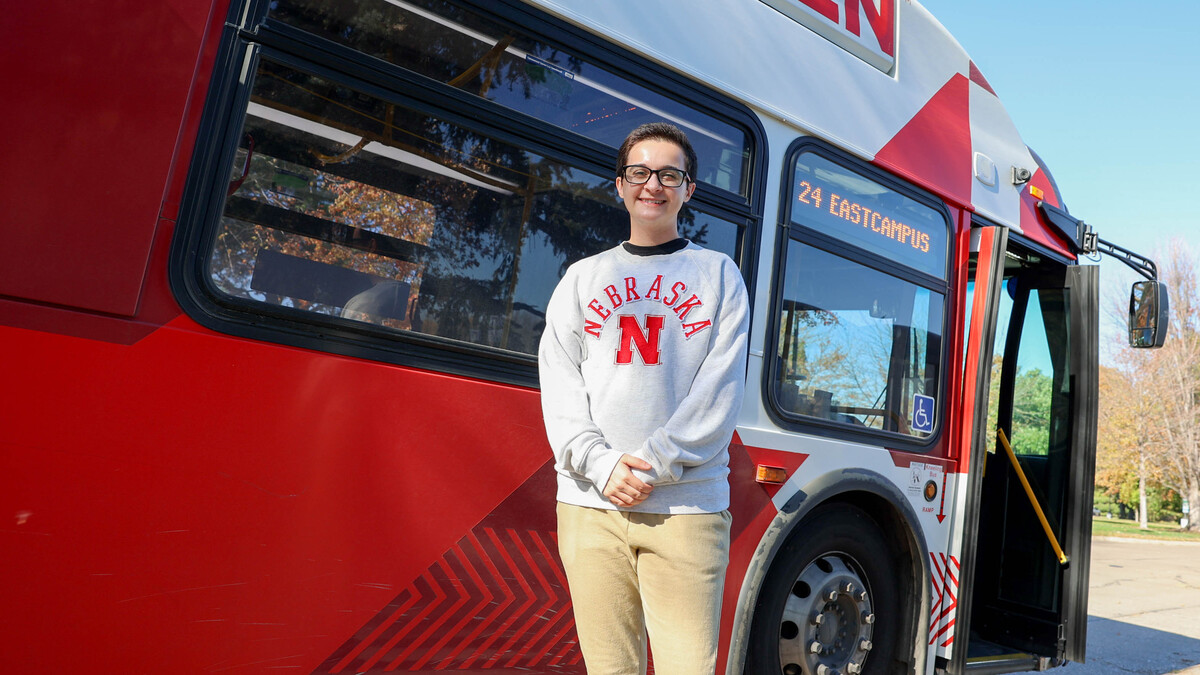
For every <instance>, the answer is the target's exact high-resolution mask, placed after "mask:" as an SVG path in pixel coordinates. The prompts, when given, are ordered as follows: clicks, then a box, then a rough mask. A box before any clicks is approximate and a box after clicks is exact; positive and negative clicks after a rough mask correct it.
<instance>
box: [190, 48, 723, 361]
mask: <svg viewBox="0 0 1200 675" xmlns="http://www.w3.org/2000/svg"><path fill="white" fill-rule="evenodd" d="M227 192H228V196H227V198H226V200H225V206H224V210H223V214H222V216H223V217H222V219H221V222H220V225H219V227H218V228H217V230H216V233H215V235H214V237H213V239H212V248H211V253H210V254H209V256H208V265H207V277H208V279H209V283H210V286H211V289H212V290H213V291H214V292H215V293H216V295H217V296H218V297H221V298H223V300H224V301H225V302H232V303H234V304H238V305H240V306H250V307H251V309H252V311H260V312H261V311H263V309H267V308H270V309H271V310H272V311H273V312H275V313H280V312H285V313H288V315H289V316H291V317H293V318H296V317H297V315H304V318H303V319H302V320H307V321H320V322H347V321H349V322H354V323H353V324H352V325H355V326H358V327H359V328H360V329H366V330H388V331H402V332H404V333H405V334H407V335H421V336H434V337H437V338H442V339H446V340H451V341H456V342H462V343H470V344H472V345H477V346H483V347H486V348H494V349H500V350H506V351H509V352H517V353H519V354H524V355H532V354H534V353H536V350H537V341H538V339H539V337H540V335H541V331H542V328H543V323H544V321H543V317H544V310H545V303H546V301H547V300H548V299H549V296H550V293H551V291H552V290H553V288H554V285H555V284H556V283H557V281H558V279H559V277H560V276H561V274H562V272H563V270H565V267H566V265H567V264H569V263H570V262H572V261H574V260H577V259H579V258H582V257H585V256H587V255H590V254H592V253H595V252H598V251H600V250H602V249H604V248H607V247H609V246H612V245H614V244H615V243H616V242H619V241H620V240H621V239H623V238H624V237H625V235H626V233H627V230H626V227H627V226H626V223H627V222H628V218H627V217H626V216H624V213H623V209H622V208H621V206H620V205H619V202H618V201H617V200H616V199H615V196H614V188H613V179H612V178H611V177H610V176H608V175H601V174H598V173H595V172H594V171H589V170H584V169H581V168H579V167H577V166H571V165H569V164H566V163H563V162H560V161H555V160H552V159H549V158H546V157H544V156H541V155H539V154H537V153H535V152H533V151H531V150H528V149H525V148H522V147H520V146H518V145H515V144H513V143H511V142H505V141H501V140H499V139H497V138H495V137H493V136H490V135H487V134H484V133H480V132H477V131H474V130H472V129H468V128H466V127H464V126H461V125H458V124H454V123H452V122H449V121H446V120H443V119H439V118H438V117H435V116H433V115H430V114H427V113H424V112H421V111H419V110H417V109H414V108H410V107H405V106H402V105H399V104H396V103H391V102H388V101H385V100H383V99H380V98H378V97H374V96H370V95H367V94H365V93H363V92H360V91H356V90H354V89H352V88H350V87H347V86H345V85H343V84H341V83H338V82H334V81H331V80H328V79H325V78H322V77H318V76H315V75H311V74H308V73H305V72H302V71H300V70H297V69H295V68H292V67H289V66H285V65H282V64H279V63H276V62H273V61H270V60H268V59H263V60H262V61H261V62H260V66H259V68H258V71H257V74H256V78H255V82H254V85H253V91H252V95H251V100H250V103H249V107H248V109H247V112H246V117H245V121H244V123H243V128H242V133H241V141H240V146H239V152H238V155H237V157H236V159H235V161H234V166H233V170H232V172H231V176H230V182H229V185H228V189H227ZM680 224H681V230H682V231H683V234H684V236H688V237H690V238H692V239H693V241H696V242H697V243H700V244H702V245H706V246H710V247H714V248H718V249H719V250H724V251H725V252H726V253H728V254H729V255H731V256H733V255H735V254H736V251H735V249H736V246H737V240H738V233H739V228H738V227H737V226H736V225H734V224H733V223H731V222H728V221H725V220H722V219H719V218H717V217H715V216H711V215H708V214H703V213H700V212H697V211H695V210H692V209H687V210H685V211H684V213H683V214H681V223H680ZM254 306H257V307H258V308H259V309H258V310H254V309H253V307H254Z"/></svg>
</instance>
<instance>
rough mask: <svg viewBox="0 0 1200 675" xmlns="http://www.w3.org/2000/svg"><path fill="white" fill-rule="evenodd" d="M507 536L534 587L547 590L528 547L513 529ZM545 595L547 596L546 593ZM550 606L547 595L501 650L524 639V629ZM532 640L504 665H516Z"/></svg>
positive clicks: (537, 619) (526, 652) (548, 586)
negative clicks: (534, 583)
mask: <svg viewBox="0 0 1200 675" xmlns="http://www.w3.org/2000/svg"><path fill="white" fill-rule="evenodd" d="M508 536H509V537H510V538H511V539H512V541H513V543H514V544H515V545H516V547H517V552H518V553H520V554H521V557H522V558H523V559H524V560H525V563H526V564H527V565H528V566H529V569H530V570H531V571H532V572H533V576H534V577H535V578H536V579H537V581H538V585H537V586H535V587H534V588H535V589H537V590H548V589H549V588H550V584H549V583H548V582H547V581H546V577H544V576H542V572H541V570H540V569H538V565H537V563H535V562H534V561H533V556H531V555H530V554H529V548H528V547H526V546H525V544H524V543H522V542H521V540H520V537H519V536H518V534H517V532H516V531H515V530H509V531H508ZM538 595H539V594H537V593H536V591H535V597H537V596H538ZM547 596H549V594H548V593H547ZM531 604H532V603H531ZM552 606H553V604H552V599H551V598H549V597H547V599H545V600H543V601H542V604H541V605H540V606H539V607H538V608H537V609H536V610H533V611H532V612H530V613H529V615H528V616H527V617H526V618H525V622H524V623H522V624H521V627H520V628H518V629H517V631H516V632H515V633H513V636H512V637H511V638H509V641H508V642H507V643H505V645H504V648H503V649H502V650H501V651H503V652H507V651H508V650H509V649H510V648H512V647H513V645H514V644H516V642H517V641H518V640H521V639H524V636H525V633H526V631H528V630H530V629H531V628H532V627H533V625H534V624H536V623H537V622H538V621H540V620H541V619H542V617H543V616H545V614H546V612H547V610H548V609H549V608H550V607H552ZM532 642H533V641H532V640H531V641H530V642H528V643H525V644H524V646H522V647H521V648H520V649H519V650H518V651H517V653H516V654H515V655H514V656H513V657H512V658H511V659H509V661H508V662H507V663H505V664H504V667H505V668H512V667H513V666H514V665H516V663H517V661H520V660H521V658H523V657H524V656H525V655H526V654H528V653H529V648H530V646H531V644H532Z"/></svg>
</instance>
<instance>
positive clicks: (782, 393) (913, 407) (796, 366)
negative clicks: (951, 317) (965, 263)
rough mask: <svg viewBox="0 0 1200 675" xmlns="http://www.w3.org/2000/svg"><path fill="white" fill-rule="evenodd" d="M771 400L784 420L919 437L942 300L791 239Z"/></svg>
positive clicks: (930, 391)
mask: <svg viewBox="0 0 1200 675" xmlns="http://www.w3.org/2000/svg"><path fill="white" fill-rule="evenodd" d="M785 277H786V280H785V282H784V289H783V294H784V295H783V312H782V317H781V321H780V325H779V336H778V342H777V345H778V349H777V353H776V356H777V358H778V360H779V366H778V368H777V379H776V380H775V383H774V385H775V390H776V391H775V399H776V401H777V403H778V404H779V406H780V407H781V408H782V409H783V410H784V411H785V412H786V413H791V414H794V415H801V416H805V417H812V418H817V419H822V420H829V421H833V422H839V423H843V424H847V425H851V426H855V427H859V428H869V429H878V430H883V431H891V432H896V433H900V434H905V435H910V436H916V437H919V438H924V437H927V436H929V435H930V434H931V433H932V431H933V426H934V422H935V420H934V419H932V413H933V411H934V410H935V406H929V407H928V408H925V409H921V405H922V404H921V403H920V400H921V398H922V397H924V398H925V399H926V400H929V399H932V401H930V403H932V402H933V401H936V397H937V395H938V383H939V381H940V378H939V370H940V368H939V366H940V362H941V352H942V335H941V323H942V314H943V307H942V305H943V296H942V295H941V294H939V293H934V292H931V291H929V290H928V289H926V288H922V287H920V286H917V285H916V284H912V283H908V282H905V281H902V280H900V279H896V278H894V277H891V276H889V275H887V274H884V273H882V272H879V271H876V270H873V269H871V268H870V267H867V266H865V265H861V264H859V263H856V262H854V261H851V260H848V259H846V258H842V257H840V256H836V255H833V254H831V253H827V252H825V251H822V250H821V249H818V248H815V247H812V246H807V245H804V244H802V243H800V242H796V241H792V242H791V244H790V245H789V247H788V257H787V262H786V271H785Z"/></svg>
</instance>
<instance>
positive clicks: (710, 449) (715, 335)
mask: <svg viewBox="0 0 1200 675" xmlns="http://www.w3.org/2000/svg"><path fill="white" fill-rule="evenodd" d="M749 322H750V319H749V303H748V299H747V294H746V287H745V285H744V283H743V282H742V277H741V274H740V273H739V272H738V269H737V266H736V265H735V264H734V262H733V261H732V260H730V259H729V257H728V256H726V255H725V254H723V253H719V252H716V251H709V250H706V249H703V248H701V247H699V246H697V245H695V244H693V243H691V242H688V243H687V245H686V247H684V248H683V249H682V250H678V251H675V252H674V253H670V254H666V255H644V256H642V255H634V254H632V253H630V252H628V251H626V250H625V249H624V248H623V247H621V246H617V247H616V248H612V249H609V250H608V251H605V252H603V253H600V254H598V255H595V256H592V257H590V258H586V259H584V260H581V261H579V262H577V263H575V264H574V265H571V267H570V268H569V269H568V270H567V273H566V275H565V276H564V277H563V279H562V281H560V282H559V284H558V287H557V288H555V290H554V295H553V296H552V297H551V298H550V304H549V305H548V307H547V310H546V331H545V333H543V335H542V341H541V345H540V349H539V353H538V357H539V376H540V379H541V386H542V413H543V416H544V418H545V422H546V435H547V436H548V438H549V440H550V445H551V447H552V448H553V450H554V458H555V468H556V470H557V472H558V501H560V502H564V503H567V504H575V505H578V506H591V507H596V508H602V509H616V508H617V507H615V506H613V504H612V503H610V502H609V501H608V499H606V498H605V497H604V495H603V494H602V490H603V489H604V486H605V485H606V484H607V482H608V478H609V475H610V474H612V471H613V469H614V468H615V467H616V464H617V460H618V459H619V458H620V456H621V455H622V454H623V453H629V454H630V455H633V456H635V457H639V458H641V459H644V460H646V461H647V462H649V463H650V465H651V466H652V467H653V469H652V470H650V471H647V472H642V471H636V470H635V471H634V473H635V474H636V475H637V476H638V477H639V478H641V479H642V480H644V481H646V482H648V483H651V484H653V485H654V491H653V492H651V493H650V496H649V497H648V498H647V499H646V500H645V501H644V502H642V503H641V504H638V505H637V506H634V507H630V508H629V510H632V511H641V512H646V513H717V512H720V511H723V510H725V509H727V508H728V507H729V481H728V480H727V478H726V477H727V475H728V474H729V466H728V465H729V441H730V438H731V437H732V435H733V429H734V423H735V421H736V419H737V414H738V411H739V410H740V409H741V405H742V394H743V391H744V389H745V376H746V347H747V340H748V337H747V333H748V330H749Z"/></svg>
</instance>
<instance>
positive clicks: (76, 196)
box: [0, 0, 226, 316]
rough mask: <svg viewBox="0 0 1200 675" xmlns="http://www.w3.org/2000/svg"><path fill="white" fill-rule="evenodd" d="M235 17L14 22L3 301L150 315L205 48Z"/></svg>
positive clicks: (200, 8)
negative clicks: (153, 274)
mask: <svg viewBox="0 0 1200 675" xmlns="http://www.w3.org/2000/svg"><path fill="white" fill-rule="evenodd" d="M225 4H226V3H224V2H220V3H217V5H218V6H215V7H214V6H211V5H209V4H207V3H195V2H184V1H182V0H174V1H172V2H155V3H144V2H132V1H129V0H125V1H119V2H115V3H113V2H109V3H49V4H48V3H22V4H19V5H15V6H13V7H11V8H8V9H7V10H6V12H5V20H4V21H3V22H0V42H3V44H4V45H5V50H4V53H5V56H6V58H5V63H4V72H5V73H6V79H7V80H8V84H7V86H6V90H7V93H8V95H9V100H10V101H11V102H13V104H12V105H6V106H3V109H2V110H0V127H2V128H4V129H6V130H9V132H10V133H9V134H7V135H6V136H7V141H8V147H7V152H6V161H5V162H4V167H5V168H4V169H0V171H2V172H3V175H2V176H0V203H2V204H4V205H5V211H6V213H5V217H6V222H7V223H9V227H7V228H6V232H5V245H4V246H3V247H0V295H4V296H10V297H19V298H25V299H29V300H35V301H38V302H43V303H51V304H56V305H64V306H70V307H78V308H82V309H87V310H93V311H98V312H104V313H109V314H116V315H123V316H131V315H133V313H134V312H135V311H136V310H137V307H138V301H139V294H140V290H141V287H142V280H143V276H144V274H145V270H146V264H147V259H148V255H149V250H150V245H151V240H152V238H153V234H154V228H155V226H156V223H157V219H158V213H159V207H160V203H161V201H162V197H163V191H164V187H165V183H164V177H165V176H166V175H167V172H168V169H169V165H170V163H171V161H172V153H173V149H174V148H175V147H176V141H177V139H178V137H179V133H180V118H181V112H182V110H183V109H184V107H185V105H186V103H187V100H188V96H189V94H190V92H191V90H192V81H193V76H194V74H195V73H196V71H197V59H198V57H199V55H200V52H201V49H202V48H201V42H202V40H203V39H204V36H205V32H206V30H207V29H208V28H209V27H210V26H211V23H212V18H213V17H214V16H215V15H217V14H222V15H223V12H224V7H225ZM116 17H119V20H115V18H116ZM98 26H102V27H103V29H100V30H98V29H97V27H98ZM10 60H11V61H10ZM114 207H115V208H114Z"/></svg>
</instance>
